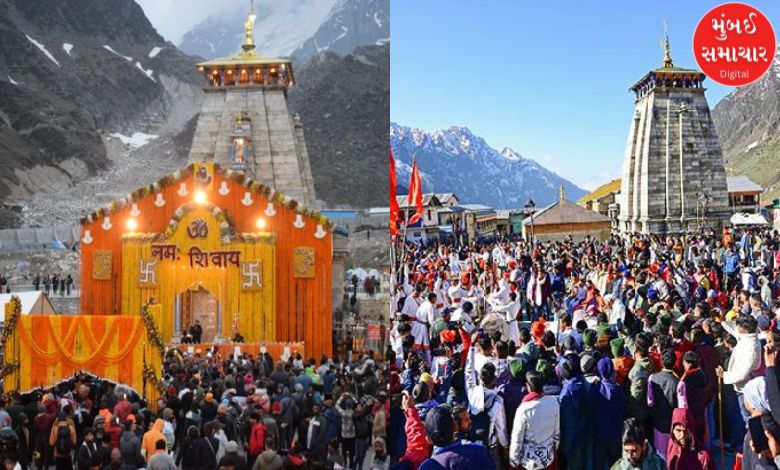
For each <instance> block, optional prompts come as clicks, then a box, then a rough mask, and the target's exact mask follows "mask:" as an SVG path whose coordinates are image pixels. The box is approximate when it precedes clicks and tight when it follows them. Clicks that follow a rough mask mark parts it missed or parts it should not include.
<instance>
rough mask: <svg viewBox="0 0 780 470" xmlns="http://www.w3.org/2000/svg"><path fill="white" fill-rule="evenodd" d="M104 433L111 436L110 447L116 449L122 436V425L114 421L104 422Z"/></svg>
mask: <svg viewBox="0 0 780 470" xmlns="http://www.w3.org/2000/svg"><path fill="white" fill-rule="evenodd" d="M106 433H108V435H109V436H111V443H110V446H111V448H112V449H118V448H119V441H120V439H121V438H122V426H119V425H117V424H114V423H106Z"/></svg>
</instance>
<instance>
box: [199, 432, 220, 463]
mask: <svg viewBox="0 0 780 470" xmlns="http://www.w3.org/2000/svg"><path fill="white" fill-rule="evenodd" d="M217 450H219V440H218V439H217V438H216V437H213V436H212V437H206V436H204V437H201V438H200V439H198V440H197V441H196V442H195V455H196V456H197V465H196V467H195V468H197V469H198V470H217Z"/></svg>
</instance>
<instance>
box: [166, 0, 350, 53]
mask: <svg viewBox="0 0 780 470" xmlns="http://www.w3.org/2000/svg"><path fill="white" fill-rule="evenodd" d="M335 2H336V0H295V1H290V0H259V1H256V2H255V14H256V15H257V19H256V21H255V43H256V44H257V45H258V50H259V51H260V52H261V53H263V54H265V55H269V56H285V57H286V56H289V55H290V54H291V53H292V51H294V50H295V49H297V48H298V47H300V46H301V45H302V44H303V43H304V41H306V40H307V39H308V38H309V37H311V36H312V35H313V34H314V33H316V32H317V29H318V28H319V27H320V25H321V24H322V22H323V21H324V20H325V19H326V18H327V17H328V15H329V13H330V11H331V8H332V7H333V5H334V4H335ZM219 6H220V8H219V9H217V8H215V13H214V14H212V15H209V17H207V18H206V19H205V20H203V21H202V22H200V23H199V24H197V25H195V26H194V27H193V28H192V29H191V30H190V31H188V32H187V33H185V34H184V36H183V37H182V39H181V42H180V43H179V49H181V50H182V51H183V52H185V53H186V54H190V55H194V56H199V57H203V58H206V59H214V58H216V57H224V56H229V55H233V54H235V53H236V51H238V50H239V48H240V46H241V42H242V41H243V40H244V29H243V28H242V25H243V24H244V21H245V20H246V14H247V9H248V6H249V5H248V2H246V1H244V0H240V1H239V0H230V1H225V2H224V3H221V4H220V5H219Z"/></svg>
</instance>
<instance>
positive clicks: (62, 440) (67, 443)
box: [55, 426, 73, 455]
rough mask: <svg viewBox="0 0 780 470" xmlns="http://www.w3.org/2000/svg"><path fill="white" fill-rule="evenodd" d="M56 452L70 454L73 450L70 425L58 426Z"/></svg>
mask: <svg viewBox="0 0 780 470" xmlns="http://www.w3.org/2000/svg"><path fill="white" fill-rule="evenodd" d="M55 448H56V449H57V452H58V453H59V454H62V455H70V451H71V450H73V442H71V440H70V427H69V426H59V428H58V429H57V442H55Z"/></svg>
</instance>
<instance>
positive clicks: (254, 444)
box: [248, 423, 265, 455]
mask: <svg viewBox="0 0 780 470" xmlns="http://www.w3.org/2000/svg"><path fill="white" fill-rule="evenodd" d="M264 450H265V426H263V423H255V424H254V425H252V433H251V434H250V435H249V449H248V451H249V455H260V454H262V453H263V451H264Z"/></svg>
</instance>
